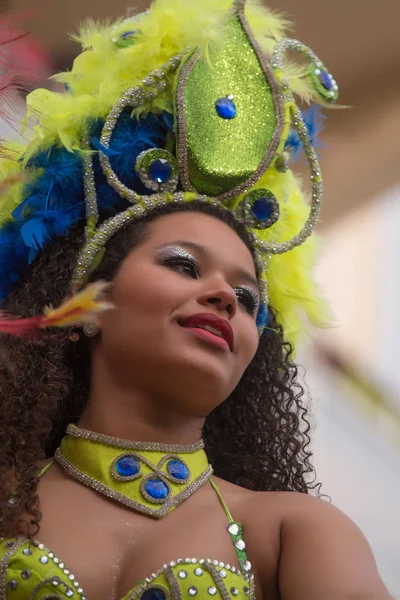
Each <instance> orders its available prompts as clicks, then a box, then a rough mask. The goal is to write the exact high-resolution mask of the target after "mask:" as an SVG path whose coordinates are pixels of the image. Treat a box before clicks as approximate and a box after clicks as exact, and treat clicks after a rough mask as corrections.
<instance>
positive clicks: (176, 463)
mask: <svg viewBox="0 0 400 600" xmlns="http://www.w3.org/2000/svg"><path fill="white" fill-rule="evenodd" d="M167 471H168V473H169V474H170V475H172V477H175V479H181V480H183V479H187V478H188V477H189V471H188V468H187V466H186V465H184V464H183V462H181V461H180V460H175V459H172V460H169V461H168V464H167Z"/></svg>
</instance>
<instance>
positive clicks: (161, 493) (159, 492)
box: [144, 477, 169, 500]
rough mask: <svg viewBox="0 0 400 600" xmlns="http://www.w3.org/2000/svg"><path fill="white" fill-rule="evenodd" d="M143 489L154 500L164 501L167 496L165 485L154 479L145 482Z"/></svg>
mask: <svg viewBox="0 0 400 600" xmlns="http://www.w3.org/2000/svg"><path fill="white" fill-rule="evenodd" d="M144 489H145V491H146V492H147V494H148V495H149V496H150V498H154V500H164V499H165V498H166V497H167V496H168V494H169V490H168V486H167V484H165V483H164V482H163V481H161V479H157V478H155V477H154V478H152V479H148V480H147V481H146V483H145V485H144Z"/></svg>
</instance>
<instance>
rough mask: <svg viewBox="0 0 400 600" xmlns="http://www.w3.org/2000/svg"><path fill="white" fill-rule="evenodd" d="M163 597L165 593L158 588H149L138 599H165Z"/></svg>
mask: <svg viewBox="0 0 400 600" xmlns="http://www.w3.org/2000/svg"><path fill="white" fill-rule="evenodd" d="M165 598H166V594H165V592H163V590H162V589H160V588H150V589H149V590H146V591H145V592H144V593H143V594H142V595H141V596H140V600H165Z"/></svg>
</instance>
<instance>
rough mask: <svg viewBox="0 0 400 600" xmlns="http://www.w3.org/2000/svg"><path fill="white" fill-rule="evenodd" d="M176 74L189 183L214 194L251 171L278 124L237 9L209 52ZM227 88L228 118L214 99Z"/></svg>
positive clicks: (268, 86)
mask: <svg viewBox="0 0 400 600" xmlns="http://www.w3.org/2000/svg"><path fill="white" fill-rule="evenodd" d="M180 78H181V81H180V83H179V85H178V91H177V103H178V107H177V111H178V126H179V131H180V139H179V153H180V158H181V167H182V163H183V168H184V170H187V175H188V179H189V186H188V187H192V188H194V189H196V190H197V191H198V192H200V193H202V194H207V195H210V196H218V195H220V194H223V193H226V192H228V191H229V190H232V189H234V188H235V187H236V186H237V185H239V184H241V183H243V182H245V181H246V180H247V179H249V177H250V176H251V175H254V172H255V171H257V170H258V169H259V167H260V165H261V163H262V162H263V160H265V156H266V154H267V153H268V151H269V150H270V147H271V143H272V141H273V138H274V137H275V136H274V134H276V128H277V116H276V112H277V111H276V107H275V101H274V96H273V93H272V89H271V84H270V82H269V81H268V78H267V74H266V73H265V71H264V69H263V67H262V65H261V63H260V60H259V58H258V56H257V53H256V50H255V48H254V47H253V46H252V44H251V41H250V40H249V38H248V36H247V34H246V32H245V30H244V28H243V26H242V23H241V20H240V15H235V16H234V17H233V18H232V19H231V20H230V21H229V22H228V23H227V25H226V27H225V31H224V35H223V36H222V39H220V40H219V41H218V42H213V43H211V44H210V48H209V54H208V57H203V58H199V59H197V58H196V57H192V58H191V59H189V61H188V62H187V63H186V65H185V66H184V67H183V69H182V70H181V74H180ZM230 94H232V95H233V97H234V98H233V99H234V103H235V106H236V109H237V114H236V116H235V118H234V119H230V120H228V119H223V118H221V117H220V116H218V114H217V111H216V108H215V102H216V101H217V100H218V99H219V98H223V97H227V96H229V95H230ZM185 134H186V135H185ZM265 168H266V166H265V165H264V169H263V171H265Z"/></svg>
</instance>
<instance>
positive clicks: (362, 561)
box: [0, 0, 389, 600]
mask: <svg viewBox="0 0 400 600" xmlns="http://www.w3.org/2000/svg"><path fill="white" fill-rule="evenodd" d="M205 4H206V6H202V7H196V6H194V4H191V3H187V2H186V3H181V2H178V1H177V0H174V1H173V2H172V1H171V0H159V1H158V2H157V3H156V4H154V5H153V7H152V10H151V11H150V12H149V13H146V14H145V15H143V16H140V17H139V18H137V19H136V20H134V21H124V22H122V23H118V24H117V25H115V26H114V27H113V28H109V29H106V30H104V31H97V30H94V31H90V32H89V33H88V34H87V35H88V37H89V38H90V41H89V39H86V40H85V46H86V47H87V48H88V49H87V50H86V52H84V53H83V55H82V56H81V57H80V58H79V59H78V60H77V61H76V63H75V66H74V70H73V71H72V73H71V74H67V75H66V76H64V80H65V83H67V85H68V90H67V93H66V94H65V95H62V96H58V95H57V96H55V95H51V94H48V93H45V92H38V93H36V95H35V96H34V97H33V98H32V99H31V100H30V103H31V105H34V104H36V106H38V104H41V106H42V110H41V122H40V125H41V127H42V130H40V129H39V130H38V131H39V136H38V141H37V144H36V145H34V146H30V147H28V148H25V149H24V150H23V152H22V155H21V156H22V160H21V161H20V163H19V164H18V166H15V165H14V166H12V167H10V168H16V169H18V168H19V169H20V168H21V164H23V165H24V168H25V171H26V175H27V177H28V179H29V180H28V183H25V184H21V185H20V188H19V189H18V190H15V189H13V190H10V191H9V194H8V195H7V197H6V198H5V200H4V206H5V209H4V213H6V211H8V218H7V215H6V214H3V230H2V238H1V242H2V245H1V254H0V258H1V264H2V266H3V272H4V277H3V279H2V293H3V296H4V301H3V304H2V308H3V311H4V313H5V316H4V318H3V319H2V321H1V323H0V329H1V330H2V331H3V332H4V334H5V335H4V336H2V345H1V353H2V375H1V377H2V378H1V385H2V398H3V401H2V404H1V409H0V410H1V413H0V424H1V425H0V427H1V436H2V438H1V439H2V442H1V452H0V461H1V462H0V464H1V467H0V468H1V473H2V478H1V480H2V485H1V506H2V508H1V514H2V521H1V535H2V536H3V538H4V539H3V540H2V542H1V545H0V558H1V562H0V598H7V599H8V598H17V599H18V600H20V599H25V598H32V599H35V600H36V599H37V598H41V599H44V598H47V599H50V598H51V599H54V598H58V599H59V598H72V597H75V598H81V599H83V598H86V597H87V598H89V599H91V598H93V599H94V598H96V600H106V599H107V600H108V599H111V598H113V599H123V600H128V598H129V599H131V598H143V599H145V600H151V599H153V600H164V599H166V598H173V599H177V598H188V597H194V596H198V597H209V596H211V597H212V596H215V597H222V598H224V599H226V600H227V599H228V598H235V597H238V598H246V597H247V596H250V597H259V598H271V599H272V598H282V599H284V600H286V599H292V598H293V599H297V598H299V599H305V598H307V599H310V600H312V599H313V598H318V599H320V598H324V599H329V598H332V599H335V600H336V599H340V598H342V599H343V600H344V599H347V598H359V599H363V598H365V599H369V600H370V599H375V598H376V599H378V598H379V599H382V600H383V599H386V598H389V596H388V593H387V591H386V590H385V587H384V585H383V583H382V582H381V580H380V578H379V575H378V573H377V570H376V566H375V562H374V559H373V556H372V553H371V551H370V549H369V546H368V544H367V542H366V541H365V539H364V538H363V536H362V534H361V533H360V532H359V530H358V529H357V528H356V527H355V525H354V524H353V523H351V522H350V521H349V520H348V519H347V518H346V517H345V516H343V515H342V514H341V513H340V512H339V511H337V510H336V509H335V508H333V507H332V506H330V505H328V504H326V503H324V502H322V501H321V500H319V499H316V498H313V497H312V496H310V495H307V492H309V491H311V490H312V489H313V488H315V487H316V486H315V485H314V484H313V482H312V481H311V480H310V477H309V475H310V474H311V473H312V468H311V466H310V462H309V458H310V455H311V453H310V452H309V451H308V449H307V445H308V441H309V438H308V423H307V419H306V409H305V408H304V406H303V404H302V394H303V391H302V388H301V386H300V384H299V383H297V381H296V377H297V370H296V367H295V366H294V364H293V363H292V362H291V355H292V345H291V343H290V342H289V341H286V340H287V339H289V338H290V337H293V330H294V329H296V328H298V326H299V323H300V317H299V312H301V311H302V312H303V313H306V314H307V315H308V317H309V318H310V319H312V318H314V320H317V318H318V317H319V312H318V306H319V305H318V301H317V300H316V298H315V295H314V294H313V288H312V283H311V282H310V278H309V274H308V268H309V262H310V241H308V242H307V243H305V244H303V243H304V242H305V241H306V238H308V237H309V235H310V234H311V231H312V228H313V225H314V223H315V221H316V217H317V214H318V207H319V202H320V194H321V184H320V173H319V168H318V163H317V159H316V156H315V153H314V150H313V148H312V144H311V141H310V139H309V134H308V132H307V128H306V125H305V123H304V119H303V116H302V114H301V113H300V111H299V110H298V109H297V106H296V105H295V103H294V98H293V94H292V91H291V89H289V87H288V86H289V79H286V78H285V77H284V76H283V77H282V75H285V70H284V65H283V62H282V61H283V55H284V53H285V51H286V50H287V49H288V48H294V49H297V50H300V51H301V52H302V53H303V54H304V55H305V56H306V57H307V58H308V59H309V60H311V61H312V63H313V71H312V73H310V74H309V79H310V81H311V83H312V85H311V84H310V86H307V85H306V86H305V88H304V89H303V92H304V93H305V94H306V95H307V94H308V93H310V94H311V95H313V93H312V89H313V90H314V92H315V93H314V96H315V97H319V98H320V99H321V100H325V101H327V100H328V99H329V98H330V99H331V100H332V99H335V97H336V91H337V88H336V87H335V84H334V81H333V79H332V78H331V77H330V76H329V74H328V73H327V72H326V71H325V69H324V68H323V66H322V64H321V63H320V62H319V61H318V59H317V58H316V57H315V55H313V54H312V53H311V51H310V50H308V49H307V48H305V47H303V46H301V45H300V44H299V43H298V42H294V41H290V40H285V39H282V40H280V41H278V43H276V42H277V40H279V39H280V37H281V25H282V23H281V22H280V21H279V20H278V19H277V18H276V17H274V16H273V15H271V14H270V13H268V12H267V11H265V10H264V9H261V8H260V7H259V6H257V5H251V4H250V5H249V7H246V15H245V12H244V9H245V6H244V2H238V3H234V4H233V5H232V3H231V2H220V3H219V4H218V5H217V6H216V5H215V3H205ZM205 25H207V27H206V26H205ZM250 25H251V27H250ZM261 25H262V27H261ZM257 26H258V27H259V29H258V34H259V37H260V39H261V37H262V36H265V35H266V32H269V37H268V39H267V41H266V42H265V40H264V42H265V48H264V50H265V52H267V51H268V48H270V47H271V44H272V37H273V36H274V40H273V42H274V43H273V45H274V46H275V44H276V49H275V51H274V53H273V55H272V60H271V65H272V66H273V65H275V66H273V69H274V72H272V71H271V68H270V67H269V66H268V65H267V64H266V59H265V56H264V55H262V53H261V48H260V45H259V43H258V42H257V40H256V39H255V37H254V34H253V32H252V31H253V30H255V29H257ZM272 34H273V36H272ZM187 46H189V48H187ZM89 47H90V48H89ZM177 50H179V52H177ZM203 50H206V52H205V53H203ZM135 53H137V56H140V57H141V62H139V63H137V64H136V63H134V62H133V58H134V56H135ZM161 58H163V60H164V62H163V60H161ZM132 64H134V65H135V66H134V68H133V67H132ZM149 65H151V68H149ZM154 65H158V67H159V68H158V69H156V68H155V66H154ZM160 65H161V67H160ZM89 67H90V68H89ZM105 67H107V68H105ZM178 67H179V68H178ZM222 67H223V68H222ZM317 70H318V71H319V73H316V71H317ZM83 71H84V72H85V74H86V76H85V77H83V76H82V73H83ZM100 71H101V72H100ZM133 71H134V73H133ZM116 73H118V77H117V76H116ZM146 73H150V74H149V75H147V76H146ZM205 74H206V75H205ZM273 75H274V76H275V77H274V76H273ZM138 79H139V80H141V81H140V84H138V83H137V80H138ZM317 79H318V81H317ZM303 83H304V82H303ZM132 85H133V86H134V87H133V88H132V87H129V86H132ZM294 85H296V84H294ZM107 86H110V87H107ZM229 88H230V89H229ZM329 88H330V89H329ZM118 89H119V90H127V89H128V91H127V92H126V91H125V92H124V93H123V94H120V96H121V95H122V99H121V100H118V94H117V90H118ZM94 90H96V91H97V95H95V94H94ZM305 90H307V91H305ZM332 91H333V92H334V93H333V96H332V95H331V96H329V94H330V92H332ZM228 92H229V93H228ZM231 92H232V93H231ZM233 92H234V93H233ZM208 97H209V100H210V101H208V99H207V98H208ZM44 100H45V102H44ZM200 100H201V101H200ZM71 117H72V118H71ZM171 117H173V118H171ZM267 117H268V119H267ZM266 119H267V120H266ZM173 123H174V124H173ZM291 125H293V130H292V131H291V132H290V133H289V129H290V126H291ZM296 136H297V137H296ZM297 142H298V143H303V145H304V148H305V151H306V155H307V158H308V160H309V163H310V166H311V169H312V182H313V200H312V204H311V212H310V215H309V217H308V218H307V208H306V206H305V205H304V203H303V198H302V196H301V193H300V191H299V187H298V185H297V184H296V180H295V178H294V176H293V174H292V173H291V171H290V170H288V164H287V161H288V156H287V152H288V151H289V150H290V148H291V147H293V146H294V145H295V144H296V143H297ZM228 148H230V151H229V152H228V151H227V150H228ZM133 165H135V169H133ZM126 200H129V201H130V203H131V204H130V205H129V204H127V203H126V202H124V201H126ZM84 209H85V210H84ZM84 217H86V227H84V226H83V224H84V220H83V219H84ZM302 221H303V222H302ZM304 221H305V222H306V224H305V226H303V225H304ZM294 248H295V249H294ZM290 254H291V255H292V256H291V258H290V259H289V258H288V257H289V256H290ZM265 257H266V258H267V259H268V260H269V258H270V257H271V258H270V262H269V264H268V265H267V264H265V262H264V260H265ZM104 281H106V282H112V285H111V286H110V285H107V286H106V285H104V283H102V282H104ZM265 282H268V293H267V290H266V287H265ZM71 283H72V290H73V295H72V296H71V295H70V290H71ZM85 286H86V287H85ZM49 304H51V305H53V306H58V305H60V304H61V306H60V307H59V308H58V309H47V310H44V308H45V306H46V305H49ZM267 307H268V308H267ZM42 311H44V312H43V314H42V315H41V314H40V313H41V312H42ZM9 314H13V315H21V317H23V318H21V319H17V318H15V317H10V316H6V315H9ZM45 328H48V329H47V330H45ZM9 334H13V335H14V337H12V336H11V335H9ZM202 438H203V440H204V442H202V441H201V440H202ZM53 456H54V459H53V458H52V457H53ZM211 465H212V467H211ZM213 470H214V474H213ZM10 496H11V497H10ZM38 540H40V542H39V541H38ZM186 557H188V558H186ZM192 557H193V558H192ZM64 561H65V562H64ZM66 565H67V566H66Z"/></svg>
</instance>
